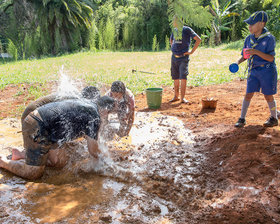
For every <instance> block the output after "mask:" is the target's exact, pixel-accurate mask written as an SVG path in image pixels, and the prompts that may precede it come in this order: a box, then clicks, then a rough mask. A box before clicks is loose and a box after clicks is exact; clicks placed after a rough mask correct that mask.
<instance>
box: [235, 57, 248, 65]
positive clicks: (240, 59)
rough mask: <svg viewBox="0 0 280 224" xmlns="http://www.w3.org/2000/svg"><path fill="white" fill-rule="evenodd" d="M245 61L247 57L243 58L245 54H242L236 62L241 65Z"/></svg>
mask: <svg viewBox="0 0 280 224" xmlns="http://www.w3.org/2000/svg"><path fill="white" fill-rule="evenodd" d="M244 61H246V59H245V58H243V56H241V57H240V58H239V59H238V61H237V62H236V63H237V64H238V65H239V64H241V63H242V62H244Z"/></svg>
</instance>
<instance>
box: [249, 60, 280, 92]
mask: <svg viewBox="0 0 280 224" xmlns="http://www.w3.org/2000/svg"><path fill="white" fill-rule="evenodd" d="M260 90H261V91H262V93H263V94H264V95H274V94H276V93H277V70H276V66H275V65H274V64H267V65H264V66H263V67H256V68H253V69H252V71H251V73H250V75H249V77H248V79H247V90H246V92H247V93H254V92H260Z"/></svg>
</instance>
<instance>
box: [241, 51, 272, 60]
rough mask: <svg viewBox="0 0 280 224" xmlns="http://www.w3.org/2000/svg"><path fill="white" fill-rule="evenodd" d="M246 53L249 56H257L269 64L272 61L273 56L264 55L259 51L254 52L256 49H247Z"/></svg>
mask: <svg viewBox="0 0 280 224" xmlns="http://www.w3.org/2000/svg"><path fill="white" fill-rule="evenodd" d="M246 52H248V53H249V54H250V55H258V56H259V57H261V58H262V59H264V60H266V61H269V62H273V61H274V56H273V55H270V54H265V53H263V52H261V51H259V50H256V49H248V50H247V51H246Z"/></svg>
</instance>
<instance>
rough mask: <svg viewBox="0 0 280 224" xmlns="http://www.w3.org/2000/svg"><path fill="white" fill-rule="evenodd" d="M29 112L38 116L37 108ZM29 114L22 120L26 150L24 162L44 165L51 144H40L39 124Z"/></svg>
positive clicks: (32, 164) (31, 164)
mask: <svg viewBox="0 0 280 224" xmlns="http://www.w3.org/2000/svg"><path fill="white" fill-rule="evenodd" d="M30 114H32V115H34V116H37V117H38V116H40V115H39V114H38V112H37V110H35V111H33V112H31V113H30ZM30 114H29V115H28V116H27V117H26V118H25V119H24V120H23V122H22V136H23V144H24V148H25V150H26V155H25V163H26V164H27V165H30V166H44V165H46V163H47V157H48V152H49V150H50V148H51V146H50V145H48V144H47V145H45V144H42V139H41V136H40V126H39V124H38V122H37V121H36V120H35V119H34V118H33V117H32V116H31V115H30Z"/></svg>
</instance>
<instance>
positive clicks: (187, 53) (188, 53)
mask: <svg viewBox="0 0 280 224" xmlns="http://www.w3.org/2000/svg"><path fill="white" fill-rule="evenodd" d="M192 53H193V52H185V53H184V55H185V56H186V55H191V54H192Z"/></svg>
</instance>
